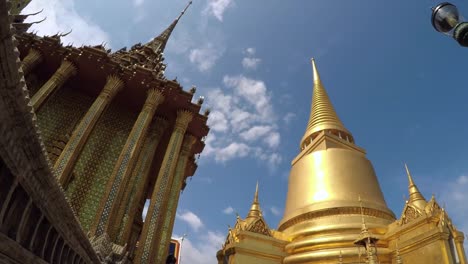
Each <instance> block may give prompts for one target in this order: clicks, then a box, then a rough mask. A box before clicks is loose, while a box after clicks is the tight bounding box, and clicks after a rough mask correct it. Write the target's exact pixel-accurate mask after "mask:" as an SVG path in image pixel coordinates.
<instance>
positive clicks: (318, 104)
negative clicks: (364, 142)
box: [301, 59, 352, 147]
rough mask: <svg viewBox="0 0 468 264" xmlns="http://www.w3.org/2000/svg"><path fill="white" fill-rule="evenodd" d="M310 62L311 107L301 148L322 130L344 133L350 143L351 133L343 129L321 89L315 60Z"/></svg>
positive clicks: (325, 92) (323, 89)
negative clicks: (311, 75)
mask: <svg viewBox="0 0 468 264" xmlns="http://www.w3.org/2000/svg"><path fill="white" fill-rule="evenodd" d="M311 61H312V72H313V75H314V88H313V95H312V106H311V109H310V117H309V122H308V124H307V129H306V132H305V134H304V136H303V137H302V140H301V147H303V146H304V145H305V143H306V142H307V141H308V140H309V139H310V137H311V136H312V135H313V134H315V133H316V132H319V131H323V130H337V131H340V132H343V133H344V136H347V137H348V138H349V139H350V140H351V141H352V135H351V133H350V132H349V131H348V130H347V129H346V128H345V126H344V125H343V123H342V122H341V120H340V118H339V117H338V115H337V114H336V112H335V109H334V108H333V105H332V103H331V101H330V99H329V98H328V94H327V91H326V90H325V88H324V87H323V84H322V81H321V80H320V75H319V73H318V70H317V66H316V65H315V60H314V59H311Z"/></svg>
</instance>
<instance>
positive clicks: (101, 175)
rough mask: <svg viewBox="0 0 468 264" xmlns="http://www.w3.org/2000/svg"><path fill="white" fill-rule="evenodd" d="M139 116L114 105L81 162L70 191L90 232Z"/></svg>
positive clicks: (99, 124)
mask: <svg viewBox="0 0 468 264" xmlns="http://www.w3.org/2000/svg"><path fill="white" fill-rule="evenodd" d="M136 117H137V114H136V113H130V112H128V111H124V110H122V109H121V108H119V107H118V106H117V105H116V104H114V103H113V104H111V105H110V106H109V108H108V109H107V110H106V111H105V112H104V114H103V116H102V117H101V118H100V120H99V121H98V123H97V125H96V127H95V129H94V130H93V131H92V132H91V135H90V138H89V140H88V142H87V144H86V145H85V147H84V148H83V152H82V154H81V155H80V157H79V159H78V161H77V164H76V166H75V168H74V171H73V174H74V177H73V180H72V182H71V183H70V185H69V188H68V190H67V194H68V196H69V197H70V200H71V203H72V206H73V208H74V209H75V212H76V213H77V214H78V217H79V219H80V222H81V225H82V227H83V229H84V230H85V231H89V229H90V227H91V224H92V223H93V221H94V217H95V216H96V211H97V209H98V207H99V203H100V201H101V198H102V196H103V195H104V192H105V190H106V184H107V181H108V179H109V177H110V176H111V174H112V171H113V169H114V165H115V163H116V162H117V159H118V157H119V154H120V152H121V150H122V148H123V146H124V144H125V141H126V140H127V137H128V135H129V134H130V130H131V129H132V126H133V123H134V122H135V120H136Z"/></svg>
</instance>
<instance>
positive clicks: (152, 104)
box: [143, 88, 164, 110]
mask: <svg viewBox="0 0 468 264" xmlns="http://www.w3.org/2000/svg"><path fill="white" fill-rule="evenodd" d="M163 101H164V94H163V93H162V92H161V91H160V90H158V89H156V88H151V89H149V90H148V92H147V96H146V101H145V105H144V106H143V110H149V109H154V108H156V107H157V106H158V105H160V104H161V103H162V102H163Z"/></svg>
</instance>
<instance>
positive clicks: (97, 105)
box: [54, 75, 124, 188]
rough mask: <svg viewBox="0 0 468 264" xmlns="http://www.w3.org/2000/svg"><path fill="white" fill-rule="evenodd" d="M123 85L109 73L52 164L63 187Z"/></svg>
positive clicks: (116, 77)
mask: <svg viewBox="0 0 468 264" xmlns="http://www.w3.org/2000/svg"><path fill="white" fill-rule="evenodd" d="M123 87H124V82H123V81H122V80H121V79H120V78H119V77H118V76H116V75H109V76H108V77H107V82H106V85H105V86H104V88H103V89H102V91H101V93H100V94H99V96H98V97H97V98H96V100H95V101H94V103H93V104H92V105H91V107H90V108H89V110H88V112H87V113H86V114H85V116H84V117H83V118H82V119H81V121H80V123H79V124H78V125H77V126H76V128H75V130H74V131H73V134H72V135H71V137H70V140H69V141H68V143H67V145H66V146H65V148H64V149H63V150H62V153H61V154H60V156H59V157H58V159H57V161H56V162H55V165H54V171H55V175H56V176H57V179H58V181H59V182H60V184H61V185H62V186H63V187H64V188H66V187H67V185H68V182H69V180H70V175H71V172H72V170H73V167H74V166H75V162H76V160H77V159H78V157H79V156H80V154H81V151H82V150H83V147H84V145H85V144H86V141H87V140H88V138H89V135H90V134H91V131H92V130H93V129H94V127H95V125H96V123H97V121H98V120H99V118H100V117H101V116H102V113H103V112H104V110H105V109H106V108H107V106H108V105H109V104H110V102H111V101H112V99H113V98H114V97H115V95H116V94H117V93H118V92H119V91H120V90H121V89H122V88H123Z"/></svg>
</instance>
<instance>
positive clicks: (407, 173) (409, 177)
mask: <svg viewBox="0 0 468 264" xmlns="http://www.w3.org/2000/svg"><path fill="white" fill-rule="evenodd" d="M405 169H406V175H408V182H409V186H412V185H415V184H414V181H413V177H411V173H410V171H409V169H408V165H407V164H406V162H405Z"/></svg>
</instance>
